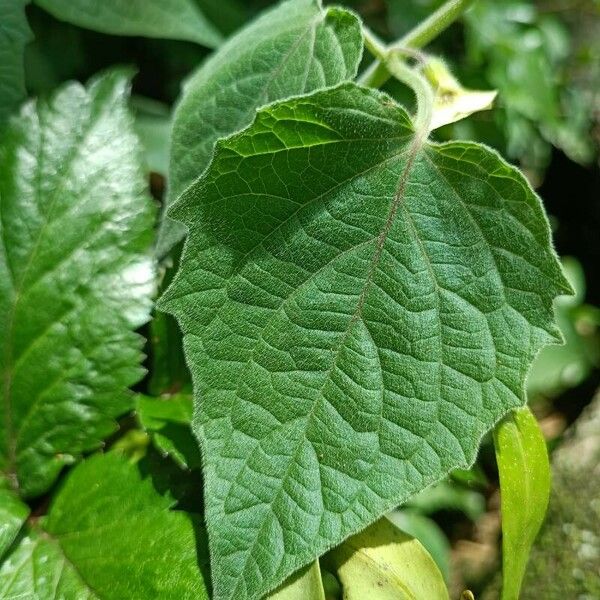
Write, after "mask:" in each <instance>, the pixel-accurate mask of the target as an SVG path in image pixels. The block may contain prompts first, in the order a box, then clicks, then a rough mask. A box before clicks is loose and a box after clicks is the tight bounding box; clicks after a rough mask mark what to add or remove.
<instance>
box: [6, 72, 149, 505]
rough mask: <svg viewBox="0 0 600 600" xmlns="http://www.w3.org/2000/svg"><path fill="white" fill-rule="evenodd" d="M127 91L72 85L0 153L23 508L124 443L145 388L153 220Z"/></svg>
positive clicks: (24, 114)
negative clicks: (137, 389)
mask: <svg viewBox="0 0 600 600" xmlns="http://www.w3.org/2000/svg"><path fill="white" fill-rule="evenodd" d="M128 90H129V78H128V76H126V75H125V74H124V73H122V72H117V71H114V72H110V73H108V74H106V75H103V76H102V77H99V78H97V79H95V80H93V82H92V83H90V84H89V85H88V87H87V88H84V87H83V86H81V85H79V84H68V85H66V86H64V87H62V88H61V89H60V90H59V91H58V92H57V93H56V94H55V95H54V96H53V97H52V98H51V99H50V100H49V101H38V102H32V103H29V104H27V105H25V107H24V108H23V110H22V111H21V115H20V117H19V118H18V119H13V120H12V122H11V125H10V126H9V128H8V129H7V133H6V135H5V136H4V139H3V140H2V142H0V217H1V218H0V238H1V239H2V240H3V241H4V243H3V244H0V472H4V473H5V474H7V475H8V476H9V477H10V478H11V479H13V480H14V481H15V487H18V489H19V492H20V494H21V495H23V496H34V495H37V494H41V493H43V492H44V491H45V490H47V489H48V487H49V486H50V485H51V484H52V482H53V481H54V480H55V478H56V477H57V475H58V473H59V471H60V470H61V468H62V466H63V465H65V464H68V463H71V462H73V460H75V457H76V456H77V455H79V454H80V453H82V452H86V451H89V450H92V449H93V448H96V447H98V446H99V445H100V443H101V441H102V439H104V438H105V437H106V436H107V435H109V434H110V433H112V432H113V431H114V429H115V423H114V418H115V417H117V416H119V415H121V414H122V413H124V412H126V411H127V410H128V409H130V408H131V407H132V405H133V395H132V394H130V393H129V392H128V391H127V388H128V387H129V386H130V385H132V384H133V383H135V382H136V381H138V380H139V379H140V377H141V376H142V375H143V370H142V368H141V365H140V362H141V358H142V355H141V346H142V339H141V337H140V336H138V335H137V334H135V333H134V330H135V329H137V328H138V327H140V326H141V325H142V324H143V323H145V322H146V321H147V320H148V316H149V311H150V306H151V298H152V295H153V293H154V288H155V284H154V278H155V271H154V262H153V260H152V258H151V256H150V247H151V244H152V238H153V231H152V230H153V224H154V217H155V207H154V204H153V203H152V201H151V200H150V198H149V197H148V195H147V192H146V178H145V176H144V172H143V169H142V166H141V158H140V156H141V152H140V145H139V142H138V141H137V138H136V137H135V135H134V133H133V125H132V119H131V116H130V115H129V113H128V111H127V105H126V104H127V102H126V101H127V96H128Z"/></svg>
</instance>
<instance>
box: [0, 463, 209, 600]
mask: <svg viewBox="0 0 600 600" xmlns="http://www.w3.org/2000/svg"><path fill="white" fill-rule="evenodd" d="M172 504H173V501H172V500H170V499H169V498H165V497H163V496H161V495H159V494H158V493H157V492H156V491H155V490H154V488H153V486H152V484H151V482H150V481H149V480H147V479H146V480H143V479H142V478H141V477H140V474H139V471H138V470H137V468H136V467H135V465H132V464H130V463H128V462H127V461H126V460H125V459H123V458H122V457H120V456H118V455H116V454H106V455H96V456H94V457H92V458H90V459H88V460H86V461H85V462H83V463H81V464H80V465H78V466H77V467H76V468H75V469H74V470H73V472H72V473H71V474H70V475H69V477H68V478H67V480H66V483H65V484H64V486H63V487H62V488H61V489H60V491H59V492H58V494H57V496H56V497H55V498H54V500H53V502H52V504H51V507H50V511H49V514H48V515H47V516H46V517H44V518H42V519H41V520H39V521H38V522H37V523H35V524H34V525H32V526H31V527H30V528H29V530H28V532H27V535H26V536H24V538H23V539H22V540H20V542H19V544H18V545H17V546H16V547H15V548H14V549H13V550H12V551H11V553H9V554H8V555H7V557H6V559H5V561H4V562H3V563H2V565H0V598H36V599H38V600H59V599H60V600H86V599H90V600H91V599H93V600H123V599H124V598H152V599H156V600H182V599H189V600H208V593H207V591H206V586H205V583H204V577H203V575H202V572H201V570H200V567H199V564H204V565H205V564H206V563H207V559H208V557H207V553H206V550H205V546H206V544H205V542H204V541H203V539H202V530H201V529H200V528H198V527H197V525H195V524H194V522H193V520H192V517H191V516H190V515H189V514H187V513H184V512H179V511H171V510H169V509H170V508H171V506H172ZM198 536H200V537H198ZM203 548H204V549H203ZM165 557H168V560H167V559H166V558H165Z"/></svg>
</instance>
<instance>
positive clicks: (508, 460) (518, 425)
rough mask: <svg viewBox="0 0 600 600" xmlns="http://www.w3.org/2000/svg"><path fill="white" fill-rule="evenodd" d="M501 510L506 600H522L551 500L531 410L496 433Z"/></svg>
mask: <svg viewBox="0 0 600 600" xmlns="http://www.w3.org/2000/svg"><path fill="white" fill-rule="evenodd" d="M494 447H495V449H496V460H497V461H498V471H499V475H500V501H501V510H502V571H503V575H502V580H503V585H502V600H518V598H519V592H520V589H521V583H522V581H523V576H524V574H525V568H526V567H527V561H528V560H529V552H530V550H531V546H532V545H533V542H534V541H535V538H536V537H537V534H538V532H539V530H540V527H541V526H542V523H543V522H544V518H545V516H546V509H547V508H548V502H549V500H550V488H551V474H550V461H549V459H548V451H547V449H546V442H545V440H544V436H543V435H542V432H541V431H540V428H539V425H538V423H537V420H536V418H535V417H534V416H533V414H532V413H531V411H530V410H529V408H527V407H526V406H525V407H523V408H520V409H517V410H515V411H513V412H512V413H511V414H510V415H509V416H508V417H506V418H505V419H504V420H503V421H502V422H501V423H499V424H498V426H497V427H496V428H495V429H494Z"/></svg>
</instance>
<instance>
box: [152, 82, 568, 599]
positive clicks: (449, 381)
mask: <svg viewBox="0 0 600 600" xmlns="http://www.w3.org/2000/svg"><path fill="white" fill-rule="evenodd" d="M415 139H416V138H415V136H414V132H413V129H412V125H411V123H410V120H409V118H408V116H407V115H406V113H405V111H404V110H403V109H402V108H401V107H400V106H398V105H397V104H396V103H395V102H394V101H393V100H392V99H391V98H389V97H388V96H386V95H385V94H381V93H380V92H377V91H373V90H368V89H364V88H360V87H358V86H356V85H354V84H350V83H348V84H343V85H341V86H339V87H337V88H335V89H332V90H325V91H321V92H317V93H315V94H313V95H310V96H305V97H301V98H296V99H290V100H287V101H284V102H281V103H279V104H274V105H271V106H269V107H265V108H264V109H262V110H260V111H259V113H258V115H257V117H256V120H255V121H254V123H253V124H252V125H251V126H250V127H249V128H248V129H246V130H245V131H243V132H241V133H239V134H237V135H233V136H231V137H230V138H228V139H226V140H222V141H220V142H218V144H217V147H216V150H215V157H214V159H213V161H212V163H211V165H210V167H209V168H208V169H207V170H206V171H205V173H204V174H203V176H202V177H201V178H199V179H198V181H197V182H195V183H194V184H193V185H192V186H190V188H189V189H188V190H187V191H186V192H185V194H183V196H182V197H181V200H180V201H179V202H178V203H177V204H176V206H175V207H174V208H173V210H172V211H171V216H172V217H174V218H176V219H178V220H180V221H182V222H184V223H185V224H186V226H187V227H188V228H189V235H188V239H187V241H186V246H185V249H184V254H183V257H182V259H181V267H180V270H179V272H178V274H177V275H176V277H175V279H174V281H173V284H172V285H171V287H170V288H169V289H168V290H167V292H166V293H165V294H164V296H163V297H162V307H163V309H164V310H167V311H169V312H171V313H172V314H174V315H175V316H176V317H177V319H178V321H179V323H180V326H181V328H182V331H183V333H184V348H185V352H186V357H187V361H188V365H189V366H190V369H191V371H192V376H193V380H194V388H195V395H196V416H195V419H194V421H193V428H194V430H195V432H196V434H197V435H198V438H199V439H200V441H201V443H202V445H203V459H204V471H205V479H206V499H207V513H206V514H207V526H208V531H209V536H210V538H211V550H212V561H211V564H212V569H213V582H214V586H215V594H216V595H215V597H216V598H217V599H218V600H223V599H225V598H227V599H229V598H236V600H243V599H245V598H257V597H258V596H259V595H260V594H264V593H266V592H268V591H269V590H270V589H271V588H272V587H273V586H275V585H277V584H278V583H280V582H281V581H282V580H283V579H284V578H285V577H286V576H288V575H289V574H290V573H292V572H293V571H295V570H296V569H298V568H300V567H302V566H304V565H306V564H308V562H310V561H311V560H312V559H313V558H314V557H315V556H318V555H320V554H322V553H323V552H324V551H326V550H327V549H328V548H330V547H331V546H332V545H335V544H338V543H340V542H341V541H342V540H343V539H345V538H346V537H348V536H349V535H351V534H353V533H355V532H356V531H359V530H360V529H362V528H363V527H365V526H367V525H368V524H369V523H371V522H373V521H374V520H375V519H376V518H378V517H379V516H381V515H382V514H384V513H385V512H388V511H389V510H391V509H392V508H395V507H396V506H398V505H399V504H402V503H404V502H405V501H407V500H408V499H409V498H411V497H412V496H413V495H415V494H416V493H418V492H420V491H422V490H423V489H425V488H426V487H428V486H429V485H430V484H432V483H434V482H436V481H438V480H440V479H441V478H443V477H444V476H446V475H447V474H448V473H449V472H450V471H452V470H453V469H456V468H458V467H466V466H468V465H470V464H471V463H472V462H473V460H474V458H475V455H476V453H477V449H478V446H479V443H480V440H481V438H482V436H483V435H484V434H485V433H486V432H487V431H489V430H490V429H491V428H492V427H493V426H494V424H495V423H496V422H497V421H498V419H499V418H500V417H501V416H503V415H504V414H506V413H507V412H508V411H509V410H510V409H512V408H515V407H517V406H521V405H522V404H523V403H524V390H523V386H524V382H525V377H526V374H527V371H528V369H529V366H530V364H531V362H532V360H533V357H534V356H535V355H536V353H537V352H538V350H539V349H540V348H541V347H542V346H543V345H544V344H546V343H549V342H556V341H557V340H558V339H559V334H558V331H557V329H556V327H555V325H554V322H553V316H554V315H553V306H552V304H553V299H554V297H555V296H556V295H557V294H559V293H564V292H566V291H568V290H569V286H568V283H567V282H566V280H565V279H564V277H563V275H562V272H561V268H560V265H559V263H558V260H557V258H556V255H555V253H554V250H553V248H552V245H551V242H550V231H549V227H548V223H547V220H546V217H545V215H544V212H543V209H542V206H541V203H540V201H539V199H538V198H537V197H536V196H535V194H534V192H533V191H532V190H531V188H530V187H529V185H528V184H527V182H526V180H525V179H524V177H523V176H522V175H521V174H520V173H519V172H518V171H517V170H515V169H514V168H512V167H511V166H509V165H508V164H507V163H506V162H504V161H503V160H502V159H501V158H500V157H499V156H498V155H497V154H495V153H494V152H492V151H491V150H488V149H487V148H485V147H482V146H479V145H477V144H473V143H466V142H453V143H448V144H442V145H437V144H430V143H425V144H424V145H423V146H419V145H418V144H417V143H416V142H415ZM267 548H268V549H269V550H268V551H267V550H266V549H267Z"/></svg>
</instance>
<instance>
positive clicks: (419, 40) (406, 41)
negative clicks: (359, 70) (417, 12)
mask: <svg viewBox="0 0 600 600" xmlns="http://www.w3.org/2000/svg"><path fill="white" fill-rule="evenodd" d="M474 1H475V0H448V1H447V2H446V3H445V4H443V5H442V6H440V8H438V10H436V11H435V12H434V13H432V14H431V15H429V17H427V19H425V20H424V21H423V22H422V23H420V24H419V25H417V26H416V27H415V28H414V29H412V30H411V31H409V32H408V33H407V34H406V35H405V36H404V37H403V38H401V39H400V40H398V41H397V42H394V43H393V44H392V45H391V46H389V47H388V48H383V47H382V46H381V42H379V40H377V38H376V37H375V36H374V35H373V34H372V33H371V32H370V31H369V30H368V29H366V28H365V29H364V36H365V46H366V47H367V48H368V49H369V51H370V52H372V53H373V54H374V55H375V56H376V57H377V60H375V61H374V62H373V64H372V65H371V66H370V67H369V68H368V69H367V70H366V71H365V72H364V73H363V74H362V75H361V76H360V77H359V79H358V82H359V83H360V84H361V85H366V86H368V87H381V86H382V85H383V84H384V83H385V82H386V81H387V80H388V79H389V78H390V77H391V73H390V71H389V69H388V68H387V66H386V64H385V63H386V60H385V55H386V54H388V53H389V52H390V51H391V50H398V49H401V48H422V47H423V46H425V45H427V44H428V43H429V42H431V40H433V39H435V38H436V37H437V36H438V35H439V34H440V33H442V31H444V30H445V29H447V28H448V27H449V26H450V25H452V23H454V21H456V19H458V17H460V15H461V14H462V13H463V12H464V11H465V10H467V8H469V6H470V5H471V4H473V2H474ZM382 51H383V52H384V56H382V55H381V53H382Z"/></svg>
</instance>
